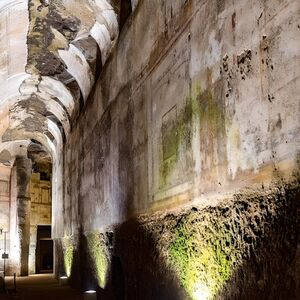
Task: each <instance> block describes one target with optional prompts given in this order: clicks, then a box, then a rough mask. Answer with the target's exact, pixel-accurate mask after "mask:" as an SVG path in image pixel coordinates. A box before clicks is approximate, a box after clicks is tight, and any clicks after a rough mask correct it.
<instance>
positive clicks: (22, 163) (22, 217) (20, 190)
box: [15, 157, 32, 276]
mask: <svg viewBox="0 0 300 300" xmlns="http://www.w3.org/2000/svg"><path fill="white" fill-rule="evenodd" d="M15 165H16V173H17V226H18V234H19V242H20V275H21V276H27V275H28V258H29V244H30V207H31V203H30V191H29V187H30V185H29V183H30V178H31V170H32V162H31V160H30V159H28V158H26V157H17V158H16V162H15Z"/></svg>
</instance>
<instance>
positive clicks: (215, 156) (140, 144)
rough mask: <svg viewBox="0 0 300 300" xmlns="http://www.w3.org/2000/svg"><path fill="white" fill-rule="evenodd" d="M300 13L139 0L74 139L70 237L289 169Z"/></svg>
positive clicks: (260, 4)
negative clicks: (137, 214)
mask: <svg viewBox="0 0 300 300" xmlns="http://www.w3.org/2000/svg"><path fill="white" fill-rule="evenodd" d="M299 9H300V8H299V3H298V1H280V2H279V1H254V2H253V1H251V2H249V1H238V2H232V3H229V2H226V1H225V2H220V1H210V2H208V1H172V2H170V1H163V2H161V1H160V2H151V3H150V2H149V1H142V2H141V3H140V4H139V6H138V7H137V9H136V11H135V13H134V15H133V16H132V18H131V19H130V20H129V22H128V24H127V26H126V27H125V28H124V30H123V32H122V34H121V36H120V38H119V40H118V44H117V45H116V48H115V51H114V53H113V54H112V56H111V59H110V61H109V63H108V64H107V66H106V68H105V69H104V70H103V72H102V74H101V78H100V79H99V81H98V83H97V85H96V87H95V89H94V92H93V94H92V95H91V97H90V98H89V101H88V103H87V105H86V107H85V111H84V112H83V114H82V116H81V117H80V118H79V120H78V125H76V126H74V129H73V131H72V133H71V135H70V138H69V140H68V143H67V145H66V147H65V166H66V168H65V174H64V178H65V191H64V194H65V196H64V211H65V214H66V215H65V218H64V220H65V225H66V226H67V227H66V233H67V234H71V233H72V232H73V231H75V232H76V228H77V226H78V224H79V223H80V221H82V224H83V228H84V229H85V230H89V229H96V228H97V229H99V228H105V227H106V226H109V225H111V224H114V223H119V222H121V221H123V220H125V219H126V218H127V217H128V216H129V215H132V214H135V213H139V212H144V211H149V210H150V209H159V208H163V207H168V206H169V205H170V206H171V207H172V206H174V205H178V204H181V203H187V202H190V201H197V202H198V203H202V204H205V201H206V200H205V199H208V198H210V197H212V198H214V199H216V198H217V197H218V196H220V197H222V196H223V195H224V194H225V193H227V192H232V191H237V190H238V189H239V188H240V187H243V186H246V185H251V184H252V183H254V182H255V183H259V184H268V182H270V180H272V178H273V171H274V170H275V169H278V170H279V171H282V172H283V173H284V175H286V176H287V177H288V176H289V175H290V172H291V170H292V168H293V164H294V161H295V157H296V155H297V153H298V151H299V125H300V124H299V99H298V98H299V97H298V95H299V68H298V67H297V66H298V65H299V60H300V58H299V49H300V42H299V39H298V38H297V37H298V35H299V30H300V29H299V26H298V25H299ZM204 20H205V21H204ZM273 97H274V98H273ZM78 206H80V207H78ZM78 209H79V210H80V211H79V212H78ZM70 216H71V217H70ZM78 218H81V219H78Z"/></svg>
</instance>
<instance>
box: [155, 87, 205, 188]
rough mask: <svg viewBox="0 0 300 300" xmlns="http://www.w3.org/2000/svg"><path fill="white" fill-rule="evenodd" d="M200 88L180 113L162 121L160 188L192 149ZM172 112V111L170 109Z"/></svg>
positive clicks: (197, 116) (188, 99)
mask: <svg viewBox="0 0 300 300" xmlns="http://www.w3.org/2000/svg"><path fill="white" fill-rule="evenodd" d="M199 93H200V88H198V89H196V90H195V92H194V93H193V96H190V97H188V98H187V99H186V104H185V106H184V107H183V108H182V109H181V110H180V112H179V113H178V114H177V113H173V116H172V117H170V119H168V120H167V121H164V120H163V124H162V128H161V132H162V161H161V164H160V188H161V189H163V188H164V187H166V186H167V185H168V184H169V183H170V181H172V179H171V177H172V174H173V172H174V170H175V169H176V167H177V165H178V162H179V161H180V160H184V156H185V154H186V152H187V151H189V150H190V149H191V147H192V139H193V129H194V127H195V126H196V125H197V122H196V120H198V118H199V112H200V107H199V103H198V98H199ZM172 110H174V109H172ZM172 110H171V111H172Z"/></svg>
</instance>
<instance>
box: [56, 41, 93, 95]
mask: <svg viewBox="0 0 300 300" xmlns="http://www.w3.org/2000/svg"><path fill="white" fill-rule="evenodd" d="M58 53H59V55H60V57H61V58H62V60H63V61H64V63H65V64H66V65H67V68H68V69H67V70H68V72H69V73H70V74H71V75H72V76H73V77H74V78H75V79H76V81H77V83H78V85H79V87H80V89H81V92H82V95H83V98H84V100H86V99H87V97H88V95H89V93H90V91H91V89H92V86H93V84H94V76H93V74H92V71H91V68H90V66H89V64H88V63H87V61H86V58H85V56H84V55H83V53H82V52H81V51H80V50H79V49H78V48H76V47H75V46H74V45H72V44H71V45H70V47H69V50H68V51H66V50H58Z"/></svg>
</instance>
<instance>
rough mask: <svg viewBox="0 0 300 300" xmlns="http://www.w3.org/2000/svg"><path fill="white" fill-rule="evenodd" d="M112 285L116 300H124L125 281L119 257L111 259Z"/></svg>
mask: <svg viewBox="0 0 300 300" xmlns="http://www.w3.org/2000/svg"><path fill="white" fill-rule="evenodd" d="M112 285H113V290H114V294H115V299H116V300H124V299H125V280H124V272H123V267H122V263H121V259H120V257H117V256H113V257H112Z"/></svg>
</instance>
